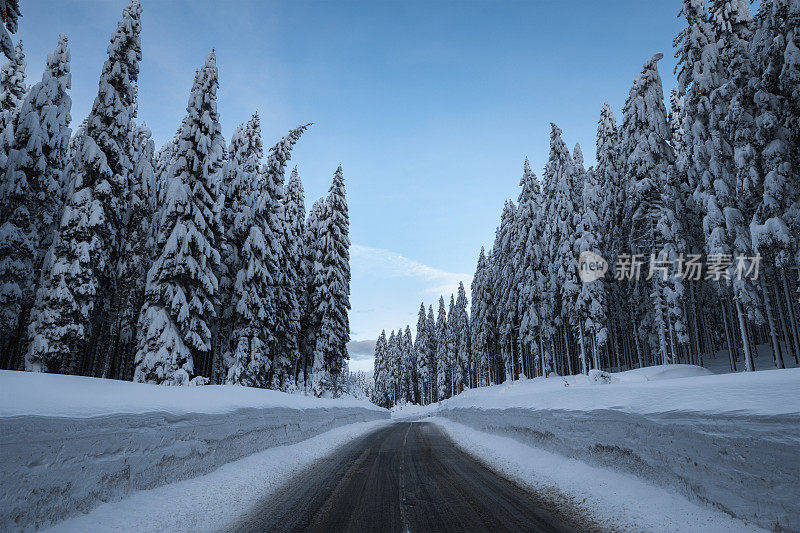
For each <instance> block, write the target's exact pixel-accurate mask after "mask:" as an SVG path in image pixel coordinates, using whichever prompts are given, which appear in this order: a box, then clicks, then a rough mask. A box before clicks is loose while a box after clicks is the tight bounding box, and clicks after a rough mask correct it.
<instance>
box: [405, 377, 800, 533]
mask: <svg viewBox="0 0 800 533" xmlns="http://www.w3.org/2000/svg"><path fill="white" fill-rule="evenodd" d="M535 381H536V380H528V382H527V383H525V382H523V383H515V384H513V385H511V386H510V387H508V386H504V385H501V386H496V387H488V388H486V389H475V390H471V391H467V392H465V393H463V394H461V395H458V396H456V397H454V398H452V399H450V400H446V401H444V402H442V403H441V404H440V405H439V407H438V408H433V409H428V410H427V412H426V413H425V414H428V415H432V416H440V417H446V418H448V419H450V420H453V421H455V422H458V423H460V424H464V425H467V426H471V427H473V428H475V429H477V430H480V431H484V432H488V433H495V434H500V435H504V436H508V437H512V438H514V439H516V440H518V441H521V442H523V443H525V444H528V445H530V446H535V447H538V448H542V449H545V450H547V451H550V452H554V453H558V454H561V455H563V456H566V457H570V458H575V459H578V460H582V461H585V462H588V463H591V464H597V465H601V466H607V467H611V468H614V469H616V470H620V471H624V472H628V473H631V474H633V475H636V476H638V477H640V478H644V479H646V480H649V481H651V482H652V483H654V484H657V485H661V486H667V487H671V488H673V489H676V490H678V491H679V492H680V493H682V494H684V495H686V496H688V497H689V498H691V499H695V500H697V501H701V502H704V503H706V504H709V505H712V506H714V507H716V508H718V509H721V510H723V511H724V512H726V513H728V514H730V515H732V516H734V517H736V518H740V519H744V520H747V521H750V522H753V523H756V524H758V525H760V526H762V527H764V528H766V529H771V530H775V531H785V530H788V531H800V409H798V403H799V402H800V393H798V391H800V370H778V371H764V372H754V373H748V374H730V375H720V376H696V377H690V378H686V379H669V380H663V381H650V382H641V383H635V382H634V383H611V384H607V385H591V384H587V383H570V386H568V387H565V386H564V385H563V383H562V381H563V378H556V380H555V381H554V380H553V378H551V379H549V380H544V383H538V384H537V383H535ZM547 382H550V383H547ZM551 385H552V386H553V389H552V390H549V389H550V386H551ZM559 405H560V406H563V408H559V407H558V406H559ZM484 406H485V407H484ZM690 406H691V407H690ZM431 407H433V406H431ZM413 413H414V412H413V410H409V413H408V415H413ZM420 414H421V413H420ZM417 416H419V414H418V415H417ZM592 482H593V480H591V479H587V480H586V483H592ZM613 489H614V488H613V487H608V490H613Z"/></svg>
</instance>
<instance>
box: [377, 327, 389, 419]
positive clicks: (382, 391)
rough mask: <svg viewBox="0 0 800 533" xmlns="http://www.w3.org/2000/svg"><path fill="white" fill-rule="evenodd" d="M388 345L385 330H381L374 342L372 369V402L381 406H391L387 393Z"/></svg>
mask: <svg viewBox="0 0 800 533" xmlns="http://www.w3.org/2000/svg"><path fill="white" fill-rule="evenodd" d="M387 358H388V345H387V342H386V331H385V330H383V331H381V334H380V335H379V336H378V341H377V342H376V343H375V366H374V371H373V380H374V382H375V388H374V389H373V395H372V402H373V403H375V404H377V405H380V406H381V407H386V408H390V407H392V403H391V399H390V395H389V384H388V383H389V379H390V375H389V367H388V359H387Z"/></svg>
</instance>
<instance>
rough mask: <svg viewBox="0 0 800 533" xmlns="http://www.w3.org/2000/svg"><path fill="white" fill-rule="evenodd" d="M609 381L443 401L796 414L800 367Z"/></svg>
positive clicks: (496, 390)
mask: <svg viewBox="0 0 800 533" xmlns="http://www.w3.org/2000/svg"><path fill="white" fill-rule="evenodd" d="M609 376H611V383H597V382H593V381H590V380H589V378H588V377H586V376H584V375H578V376H568V377H550V378H536V379H529V380H522V381H515V382H513V383H508V384H503V385H495V386H493V387H482V388H479V389H470V390H468V391H465V392H463V393H461V394H459V395H458V396H456V397H454V398H451V399H449V400H447V401H446V402H443V404H444V405H446V406H448V407H449V408H455V407H477V408H483V409H504V408H508V407H521V408H525V409H548V410H551V409H566V410H575V411H589V410H595V409H613V410H615V411H623V412H629V413H640V414H646V413H665V412H670V411H684V412H702V413H720V414H758V415H782V414H793V413H794V414H796V413H800V394H798V393H797V391H798V390H800V368H793V369H786V370H764V371H760V372H751V373H744V372H741V373H736V374H722V375H717V374H712V373H711V372H709V371H708V370H706V369H704V368H700V367H696V366H692V365H665V366H655V367H650V368H643V369H637V370H629V371H627V372H620V373H615V374H609Z"/></svg>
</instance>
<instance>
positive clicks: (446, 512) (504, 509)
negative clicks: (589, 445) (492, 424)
mask: <svg viewBox="0 0 800 533" xmlns="http://www.w3.org/2000/svg"><path fill="white" fill-rule="evenodd" d="M570 514H571V513H570V512H569V511H565V510H563V509H559V508H558V507H556V506H555V505H554V504H552V503H547V502H546V501H545V500H544V499H543V498H539V497H537V496H536V495H535V494H532V493H530V492H528V491H526V490H524V489H522V488H520V487H518V486H517V485H515V484H514V483H512V482H510V481H508V480H506V479H504V478H502V477H500V476H498V475H497V474H495V473H494V472H492V471H491V470H489V469H487V468H486V467H485V466H483V465H482V464H480V463H478V462H476V461H475V460H474V459H472V458H471V457H470V456H468V455H466V454H465V453H464V452H462V451H460V450H459V449H458V448H456V447H455V445H454V444H453V443H452V442H451V441H450V440H449V439H448V438H447V436H445V435H444V434H443V433H442V431H441V430H440V429H439V428H438V427H437V426H436V425H434V424H431V423H428V422H398V423H394V424H391V425H389V426H387V427H384V428H381V429H379V430H377V431H375V432H372V433H370V434H368V435H366V436H364V437H361V438H358V439H355V440H354V441H353V442H350V443H348V444H346V445H344V446H343V447H342V448H340V449H339V450H337V452H335V453H334V454H332V455H331V456H330V457H328V458H326V459H325V460H322V461H320V462H318V463H316V464H315V465H314V466H313V467H311V468H309V469H308V470H305V471H303V472H302V473H300V474H299V475H297V476H296V477H294V478H293V479H292V480H290V481H289V482H288V483H287V484H286V485H285V486H283V487H282V488H281V489H280V490H278V491H277V492H276V493H275V494H273V495H272V496H271V497H269V498H268V499H266V500H265V501H263V502H262V503H261V504H259V505H258V506H257V507H256V508H255V509H254V510H253V511H252V512H250V513H249V514H248V515H247V516H246V517H244V519H243V520H242V521H241V522H240V523H239V524H238V525H237V526H236V527H235V528H234V529H233V530H234V531H334V532H345V531H369V532H382V531H412V532H413V531H585V530H587V529H595V528H594V527H587V525H586V524H585V523H584V524H583V525H582V524H581V523H580V521H579V520H580V519H579V518H577V517H574V516H570Z"/></svg>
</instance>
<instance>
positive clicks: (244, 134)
mask: <svg viewBox="0 0 800 533" xmlns="http://www.w3.org/2000/svg"><path fill="white" fill-rule="evenodd" d="M227 155H228V158H227V160H226V161H225V163H224V165H223V185H222V187H223V188H224V190H225V205H224V207H223V209H222V226H223V228H224V230H223V237H222V240H221V244H220V257H221V265H220V276H219V293H220V297H219V301H220V306H219V317H218V320H217V324H216V336H217V338H216V339H215V340H214V346H215V353H214V364H213V368H212V372H211V374H212V375H211V382H212V383H219V382H220V381H221V380H223V379H225V378H226V376H227V374H228V368H230V366H231V365H232V364H234V363H233V359H232V358H233V352H234V351H235V350H236V347H237V345H238V339H232V338H231V335H232V333H233V328H234V321H235V320H236V306H237V304H238V296H239V295H237V294H236V291H235V290H234V285H235V284H236V281H237V275H238V274H239V272H240V270H242V267H243V264H242V261H243V258H242V253H243V250H244V245H245V241H246V240H247V238H248V237H249V236H250V234H251V229H252V228H253V226H254V220H253V217H254V208H255V207H256V205H257V203H258V202H259V201H260V200H259V198H258V197H257V196H256V195H255V192H256V191H257V190H258V189H259V183H260V182H261V181H262V180H263V178H264V176H263V174H262V173H261V172H260V168H259V167H260V166H261V158H262V157H263V156H264V148H263V144H262V141H261V120H260V118H259V116H258V114H257V113H254V114H253V116H252V117H251V118H250V120H248V121H247V122H246V123H244V124H240V125H239V126H238V127H237V128H236V131H234V133H233V136H232V137H231V142H230V146H229V147H228V153H227ZM261 188H262V189H263V186H261ZM261 222H263V221H261ZM259 229H260V231H263V226H262V227H260V228H259ZM250 252H251V253H253V250H250Z"/></svg>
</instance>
